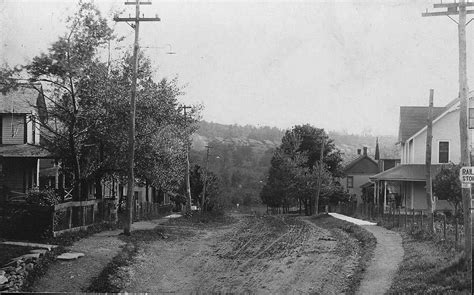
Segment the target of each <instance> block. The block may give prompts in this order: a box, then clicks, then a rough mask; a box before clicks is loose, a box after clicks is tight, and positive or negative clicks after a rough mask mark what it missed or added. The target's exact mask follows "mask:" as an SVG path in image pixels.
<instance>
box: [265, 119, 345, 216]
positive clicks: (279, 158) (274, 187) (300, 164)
mask: <svg viewBox="0 0 474 295" xmlns="http://www.w3.org/2000/svg"><path fill="white" fill-rule="evenodd" d="M323 139H324V141H325V145H324V150H323V166H322V167H321V168H322V169H321V175H319V171H320V170H319V165H320V159H319V158H320V157H321V146H322V145H321V142H322V140H323ZM341 162H342V157H341V153H340V152H339V150H337V149H336V148H335V145H334V143H333V141H332V140H331V139H329V138H328V136H327V135H326V133H325V132H324V130H323V129H318V128H314V127H312V126H310V125H302V126H295V127H294V128H293V129H292V130H288V131H287V132H286V133H285V135H284V136H283V138H282V144H281V145H280V147H279V148H277V149H276V151H275V153H274V155H273V157H272V160H271V167H270V169H269V171H268V179H267V183H266V184H265V186H264V187H263V189H262V191H261V194H260V196H261V199H262V201H263V202H264V203H265V204H267V205H269V206H272V207H276V206H283V207H284V208H285V207H286V210H287V209H288V208H289V206H291V205H296V204H297V203H299V204H300V208H301V205H304V207H305V212H306V214H308V215H309V214H312V212H311V208H312V206H311V200H312V199H313V196H314V195H315V194H317V189H318V187H319V185H321V196H322V199H324V198H326V199H324V200H326V201H327V200H328V198H331V196H339V195H341V194H340V192H341V189H340V184H339V185H337V184H338V182H336V181H335V179H336V178H337V177H339V176H340V175H341V174H342V166H341ZM319 178H321V182H319ZM284 211H285V210H284Z"/></svg>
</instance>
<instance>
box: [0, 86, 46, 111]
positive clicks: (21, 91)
mask: <svg viewBox="0 0 474 295" xmlns="http://www.w3.org/2000/svg"><path fill="white" fill-rule="evenodd" d="M35 86H37V87H38V89H36V88H35V87H34V86H32V85H20V86H19V87H18V88H17V89H16V90H11V91H9V92H7V93H6V94H3V93H0V113H8V114H11V113H16V114H29V113H31V111H32V110H34V109H36V108H38V109H39V112H40V116H41V115H45V112H42V111H43V110H45V108H46V104H45V101H44V96H43V95H42V93H41V85H35ZM38 90H40V91H38Z"/></svg>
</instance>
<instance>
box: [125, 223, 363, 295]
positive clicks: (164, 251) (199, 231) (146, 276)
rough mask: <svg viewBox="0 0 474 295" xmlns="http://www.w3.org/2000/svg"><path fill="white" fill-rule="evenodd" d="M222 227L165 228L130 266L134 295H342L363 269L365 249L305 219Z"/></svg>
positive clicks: (149, 242)
mask: <svg viewBox="0 0 474 295" xmlns="http://www.w3.org/2000/svg"><path fill="white" fill-rule="evenodd" d="M238 219H239V221H238V222H236V223H233V224H230V225H226V226H222V227H212V226H208V227H199V228H196V227H192V226H191V227H190V226H187V227H183V226H172V227H170V226H162V227H160V228H158V229H156V230H162V231H164V232H166V233H168V234H169V235H170V238H169V239H158V240H154V241H150V240H148V241H146V242H142V243H141V244H140V247H139V248H140V250H139V252H138V255H137V256H136V258H135V260H134V262H133V263H132V264H130V265H129V266H128V270H127V272H128V274H129V277H130V278H131V280H130V282H129V284H127V285H128V286H127V287H125V290H124V291H129V292H158V293H163V292H176V293H190V292H202V293H209V292H222V293H224V292H246V291H249V292H256V293H268V294H275V293H277V294H288V293H290V294H291V293H320V294H340V293H343V292H344V291H346V290H347V288H348V285H349V284H350V279H351V276H352V275H353V272H354V269H355V268H356V266H357V264H358V261H359V257H360V256H359V250H358V249H359V248H358V242H357V240H356V239H355V238H353V237H351V236H349V235H348V234H347V233H345V232H343V231H342V230H339V231H338V230H335V231H334V230H328V229H323V228H321V227H318V226H316V225H315V224H314V223H313V222H309V221H308V220H307V219H305V218H295V217H273V216H265V217H254V216H241V217H239V218H238ZM180 233H181V234H180Z"/></svg>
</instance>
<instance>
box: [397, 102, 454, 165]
mask: <svg viewBox="0 0 474 295" xmlns="http://www.w3.org/2000/svg"><path fill="white" fill-rule="evenodd" d="M459 139H460V135H459V109H456V108H455V109H454V110H453V111H451V112H450V113H448V114H446V115H445V116H444V117H442V118H441V119H440V120H438V121H437V122H435V123H434V124H433V141H432V148H431V163H432V164H439V142H440V141H448V142H449V161H451V162H454V163H459V162H460V160H461V155H460V140H459ZM412 140H413V144H411V141H409V142H408V144H405V145H402V146H403V147H404V149H405V150H404V151H402V158H403V159H402V161H403V163H404V164H425V158H426V130H424V131H423V132H421V133H420V134H418V135H417V136H415V137H413V139H412Z"/></svg>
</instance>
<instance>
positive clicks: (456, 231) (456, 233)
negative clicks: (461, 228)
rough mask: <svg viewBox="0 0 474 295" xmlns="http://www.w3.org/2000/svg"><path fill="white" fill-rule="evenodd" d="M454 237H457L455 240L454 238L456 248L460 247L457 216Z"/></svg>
mask: <svg viewBox="0 0 474 295" xmlns="http://www.w3.org/2000/svg"><path fill="white" fill-rule="evenodd" d="M454 235H455V238H454V241H455V243H456V244H455V245H456V246H455V248H457V247H458V217H457V216H455V217H454Z"/></svg>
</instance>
